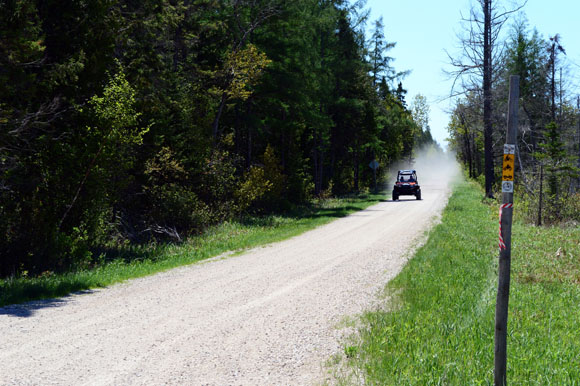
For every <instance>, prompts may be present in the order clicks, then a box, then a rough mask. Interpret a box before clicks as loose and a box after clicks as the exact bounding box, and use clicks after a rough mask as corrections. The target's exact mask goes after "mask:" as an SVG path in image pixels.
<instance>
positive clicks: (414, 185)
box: [393, 170, 421, 201]
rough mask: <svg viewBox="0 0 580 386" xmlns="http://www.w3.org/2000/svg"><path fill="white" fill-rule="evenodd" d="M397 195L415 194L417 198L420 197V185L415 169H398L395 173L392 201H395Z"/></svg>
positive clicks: (397, 197)
mask: <svg viewBox="0 0 580 386" xmlns="http://www.w3.org/2000/svg"><path fill="white" fill-rule="evenodd" d="M399 196H415V197H416V198H417V200H420V199H421V187H420V186H419V182H418V181H417V172H416V171H415V170H399V172H398V173H397V182H395V186H394V187H393V201H397V200H398V199H399Z"/></svg>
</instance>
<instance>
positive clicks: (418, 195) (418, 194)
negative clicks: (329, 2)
mask: <svg viewBox="0 0 580 386" xmlns="http://www.w3.org/2000/svg"><path fill="white" fill-rule="evenodd" d="M415 197H417V200H420V199H421V192H419V193H417V194H416V195H415Z"/></svg>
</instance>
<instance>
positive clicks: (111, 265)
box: [0, 194, 384, 306]
mask: <svg viewBox="0 0 580 386" xmlns="http://www.w3.org/2000/svg"><path fill="white" fill-rule="evenodd" d="M382 199H384V195H373V194H368V195H359V196H352V197H345V198H335V199H328V200H321V201H317V202H313V203H312V204H311V205H308V206H303V207H299V208H296V209H295V210H294V211H292V212H289V213H287V214H284V215H272V216H266V217H257V218H247V219H245V220H243V221H238V222H227V223H224V224H221V225H219V226H216V227H213V228H211V229H209V230H208V231H207V232H206V233H205V234H203V235H201V236H199V237H193V238H191V239H189V240H188V241H187V242H185V243H183V244H179V245H160V246H132V247H127V248H125V249H124V250H121V251H115V254H116V255H118V256H119V257H118V258H115V259H114V260H112V261H108V262H107V263H102V264H100V265H99V266H97V267H92V268H91V269H86V270H81V271H78V272H70V273H65V274H53V273H47V274H45V275H43V276H41V277H35V278H29V277H20V278H11V279H3V280H0V306H4V305H8V304H15V303H22V302H25V301H29V300H37V299H45V298H54V297H59V296H64V295H67V294H69V293H71V292H76V291H82V290H88V289H91V288H99V287H105V286H108V285H110V284H113V283H118V282H121V281H124V280H127V279H131V278H136V277H142V276H146V275H150V274H153V273H156V272H160V271H165V270H168V269H171V268H174V267H178V266H182V265H187V264H191V263H194V262H197V261H200V260H204V259H207V258H210V257H214V256H218V255H220V254H223V253H225V252H230V251H242V250H245V249H248V248H252V247H255V246H258V245H263V244H267V243H272V242H275V241H280V240H284V239H287V238H290V237H293V236H296V235H298V234H300V233H303V232H306V231H308V230H310V229H313V228H315V227H317V226H319V225H322V224H325V223H328V222H330V221H332V220H334V219H336V218H339V217H344V216H346V215H348V214H350V213H353V212H356V211H358V210H361V209H364V208H366V207H368V206H370V205H372V204H375V203H377V202H379V201H381V200H382ZM105 260H107V258H106V256H105V258H104V259H103V261H105Z"/></svg>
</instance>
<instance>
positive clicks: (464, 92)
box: [448, 0, 580, 226]
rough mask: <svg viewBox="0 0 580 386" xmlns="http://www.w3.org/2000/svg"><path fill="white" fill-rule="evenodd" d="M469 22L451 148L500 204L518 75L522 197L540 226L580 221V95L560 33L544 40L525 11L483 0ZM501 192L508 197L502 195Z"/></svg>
mask: <svg viewBox="0 0 580 386" xmlns="http://www.w3.org/2000/svg"><path fill="white" fill-rule="evenodd" d="M476 4H477V5H476V6H475V7H473V8H472V9H471V12H470V14H469V16H467V17H465V18H464V19H463V20H462V22H463V32H464V34H463V35H462V36H464V37H463V38H461V39H460V40H461V41H460V43H461V46H462V47H463V54H462V55H458V56H456V57H452V56H451V55H450V63H451V65H452V67H453V70H451V71H449V74H450V75H451V76H452V77H453V78H454V80H455V86H456V87H455V88H454V90H452V94H453V95H454V96H455V97H456V99H455V104H454V107H453V109H452V114H451V121H450V123H449V126H448V131H449V134H450V147H451V148H452V149H453V150H454V151H455V152H456V154H457V158H458V160H459V161H460V162H461V163H462V164H463V166H464V167H465V170H466V174H467V175H468V176H469V177H470V178H474V179H477V180H478V181H479V182H480V183H481V185H482V186H484V187H485V190H486V195H487V196H488V197H490V198H493V193H494V192H501V188H500V187H499V183H500V181H501V164H502V155H503V144H504V143H505V138H506V132H505V128H506V120H507V117H506V113H507V111H508V91H509V77H510V75H518V76H519V103H518V105H519V112H518V117H519V128H518V133H517V143H516V173H515V175H516V179H515V180H516V181H515V196H516V201H517V205H518V208H519V209H518V211H519V212H520V213H522V215H523V216H522V219H523V220H524V221H525V222H528V223H534V224H536V225H538V226H539V225H554V224H564V225H565V224H571V225H572V226H577V224H578V222H579V221H580V96H578V95H577V94H575V93H577V90H576V89H575V86H574V82H575V78H574V73H573V72H572V70H571V68H570V63H572V64H574V63H573V62H566V61H565V60H564V58H565V57H566V49H565V47H564V46H563V45H562V44H561V40H562V38H561V37H560V35H559V34H555V35H553V36H549V37H548V38H543V37H542V36H541V34H540V33H539V32H538V30H537V29H535V28H534V29H533V28H531V27H530V26H529V24H528V22H527V20H526V18H525V15H524V14H522V13H518V12H517V11H519V10H520V9H522V8H523V7H524V5H525V2H523V3H521V5H520V6H519V7H515V8H513V9H508V10H506V9H504V8H501V7H500V2H498V1H492V0H479V1H478V2H477V3H476ZM499 194H501V193H499Z"/></svg>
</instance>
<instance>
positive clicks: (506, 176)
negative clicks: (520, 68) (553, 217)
mask: <svg viewBox="0 0 580 386" xmlns="http://www.w3.org/2000/svg"><path fill="white" fill-rule="evenodd" d="M519 84H520V78H519V76H517V75H511V76H510V94H509V102H508V118H507V137H506V144H505V145H504V152H503V153H504V154H503V166H502V185H501V191H502V205H501V206H500V210H499V267H498V283H497V301H496V304H495V350H494V362H495V363H494V365H495V367H494V373H493V374H494V383H495V386H505V385H506V382H507V376H506V368H507V319H508V303H509V295H510V267H511V240H512V216H513V202H514V172H515V151H516V145H515V143H516V133H517V128H518V99H519Z"/></svg>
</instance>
